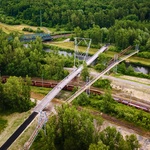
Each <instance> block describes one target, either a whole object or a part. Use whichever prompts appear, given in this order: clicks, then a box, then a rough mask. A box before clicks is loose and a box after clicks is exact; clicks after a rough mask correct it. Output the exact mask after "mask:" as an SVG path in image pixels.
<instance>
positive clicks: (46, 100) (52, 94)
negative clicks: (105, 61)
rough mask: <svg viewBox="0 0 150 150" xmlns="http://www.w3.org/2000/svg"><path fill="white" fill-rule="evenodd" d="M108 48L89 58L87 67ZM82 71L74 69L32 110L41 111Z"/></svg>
mask: <svg viewBox="0 0 150 150" xmlns="http://www.w3.org/2000/svg"><path fill="white" fill-rule="evenodd" d="M107 48H108V47H107V46H103V47H102V48H101V49H99V50H98V51H97V52H96V53H95V54H94V55H93V56H92V57H91V58H89V59H88V60H87V61H86V63H87V65H90V64H91V63H92V62H93V61H94V60H95V59H96V58H97V57H98V56H99V54H100V53H102V52H104V51H105V50H106V49H107ZM82 69H83V65H81V66H80V67H79V68H77V69H75V70H74V71H73V72H71V73H70V74H69V75H68V76H67V77H65V78H64V79H63V80H62V81H61V82H59V83H58V84H57V86H55V87H54V88H53V89H52V90H51V91H50V92H49V93H48V94H47V95H46V96H45V97H44V98H43V100H42V101H41V103H40V104H39V105H37V106H36V107H35V109H34V111H35V112H40V111H42V110H43V109H44V108H45V107H46V106H47V104H48V103H49V102H50V101H51V100H52V99H53V98H54V97H55V96H56V95H57V94H58V93H59V92H60V91H61V90H62V89H63V88H64V87H65V85H67V84H68V83H69V82H70V81H71V80H72V79H73V78H74V77H75V76H77V75H78V74H79V73H80V72H81V71H82Z"/></svg>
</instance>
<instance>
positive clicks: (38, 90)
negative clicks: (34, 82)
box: [31, 86, 52, 95]
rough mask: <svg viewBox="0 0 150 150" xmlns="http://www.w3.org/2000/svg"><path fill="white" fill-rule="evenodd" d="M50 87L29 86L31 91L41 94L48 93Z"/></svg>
mask: <svg viewBox="0 0 150 150" xmlns="http://www.w3.org/2000/svg"><path fill="white" fill-rule="evenodd" d="M51 89H52V88H45V87H36V86H31V92H34V93H38V94H43V95H46V94H48V92H49V91H51Z"/></svg>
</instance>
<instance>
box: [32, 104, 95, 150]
mask: <svg viewBox="0 0 150 150" xmlns="http://www.w3.org/2000/svg"><path fill="white" fill-rule="evenodd" d="M57 112H58V115H57V116H53V117H51V118H50V120H49V121H48V123H47V125H46V133H47V134H44V132H43V133H42V134H41V137H42V138H41V141H42V143H41V145H42V148H43V150H45V149H46V150H54V149H57V150H68V149H71V150H77V149H80V148H81V147H82V149H83V150H87V149H88V148H89V145H90V144H91V143H93V142H94V139H95V137H94V136H96V135H97V134H96V133H95V132H94V130H95V129H94V124H93V117H92V116H91V115H90V114H89V113H87V112H85V111H78V110H77V109H76V108H75V107H74V106H72V107H70V106H69V105H62V106H61V107H58V108H57ZM38 141H39V140H38ZM43 143H44V145H43ZM33 146H34V145H33Z"/></svg>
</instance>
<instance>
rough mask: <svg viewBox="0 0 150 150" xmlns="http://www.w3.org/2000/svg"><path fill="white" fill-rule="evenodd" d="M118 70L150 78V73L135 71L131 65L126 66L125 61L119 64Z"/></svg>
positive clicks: (122, 72) (126, 73)
mask: <svg viewBox="0 0 150 150" xmlns="http://www.w3.org/2000/svg"><path fill="white" fill-rule="evenodd" d="M117 72H118V73H120V74H125V75H130V76H135V77H140V78H148V79H150V75H149V74H143V73H139V72H135V71H134V69H133V67H132V66H131V65H130V66H129V67H126V65H125V63H121V64H119V65H118V67H117Z"/></svg>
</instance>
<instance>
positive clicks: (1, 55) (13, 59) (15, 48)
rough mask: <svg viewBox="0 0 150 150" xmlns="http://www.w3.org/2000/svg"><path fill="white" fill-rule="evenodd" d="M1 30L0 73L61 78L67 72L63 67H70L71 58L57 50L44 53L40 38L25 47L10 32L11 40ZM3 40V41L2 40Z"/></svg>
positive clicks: (71, 63)
mask: <svg viewBox="0 0 150 150" xmlns="http://www.w3.org/2000/svg"><path fill="white" fill-rule="evenodd" d="M0 32H1V37H0V39H1V45H0V70H1V74H2V75H15V76H24V77H25V76H26V75H29V76H36V77H40V78H41V77H42V76H43V78H44V79H54V80H59V79H63V78H64V77H65V76H66V75H67V74H68V72H67V71H65V70H64V68H63V67H66V66H70V67H72V65H73V62H72V58H71V57H69V56H66V57H65V56H62V55H59V54H58V51H54V52H50V53H46V52H45V51H44V50H43V44H42V42H41V39H40V38H39V37H37V39H36V40H35V41H33V42H31V43H30V44H29V45H28V46H27V47H24V45H23V43H21V42H20V41H19V38H18V36H17V35H15V34H12V35H11V36H12V37H13V38H12V40H11V41H8V40H7V38H8V36H6V35H5V34H4V33H3V32H2V31H0ZM2 41H3V42H2Z"/></svg>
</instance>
